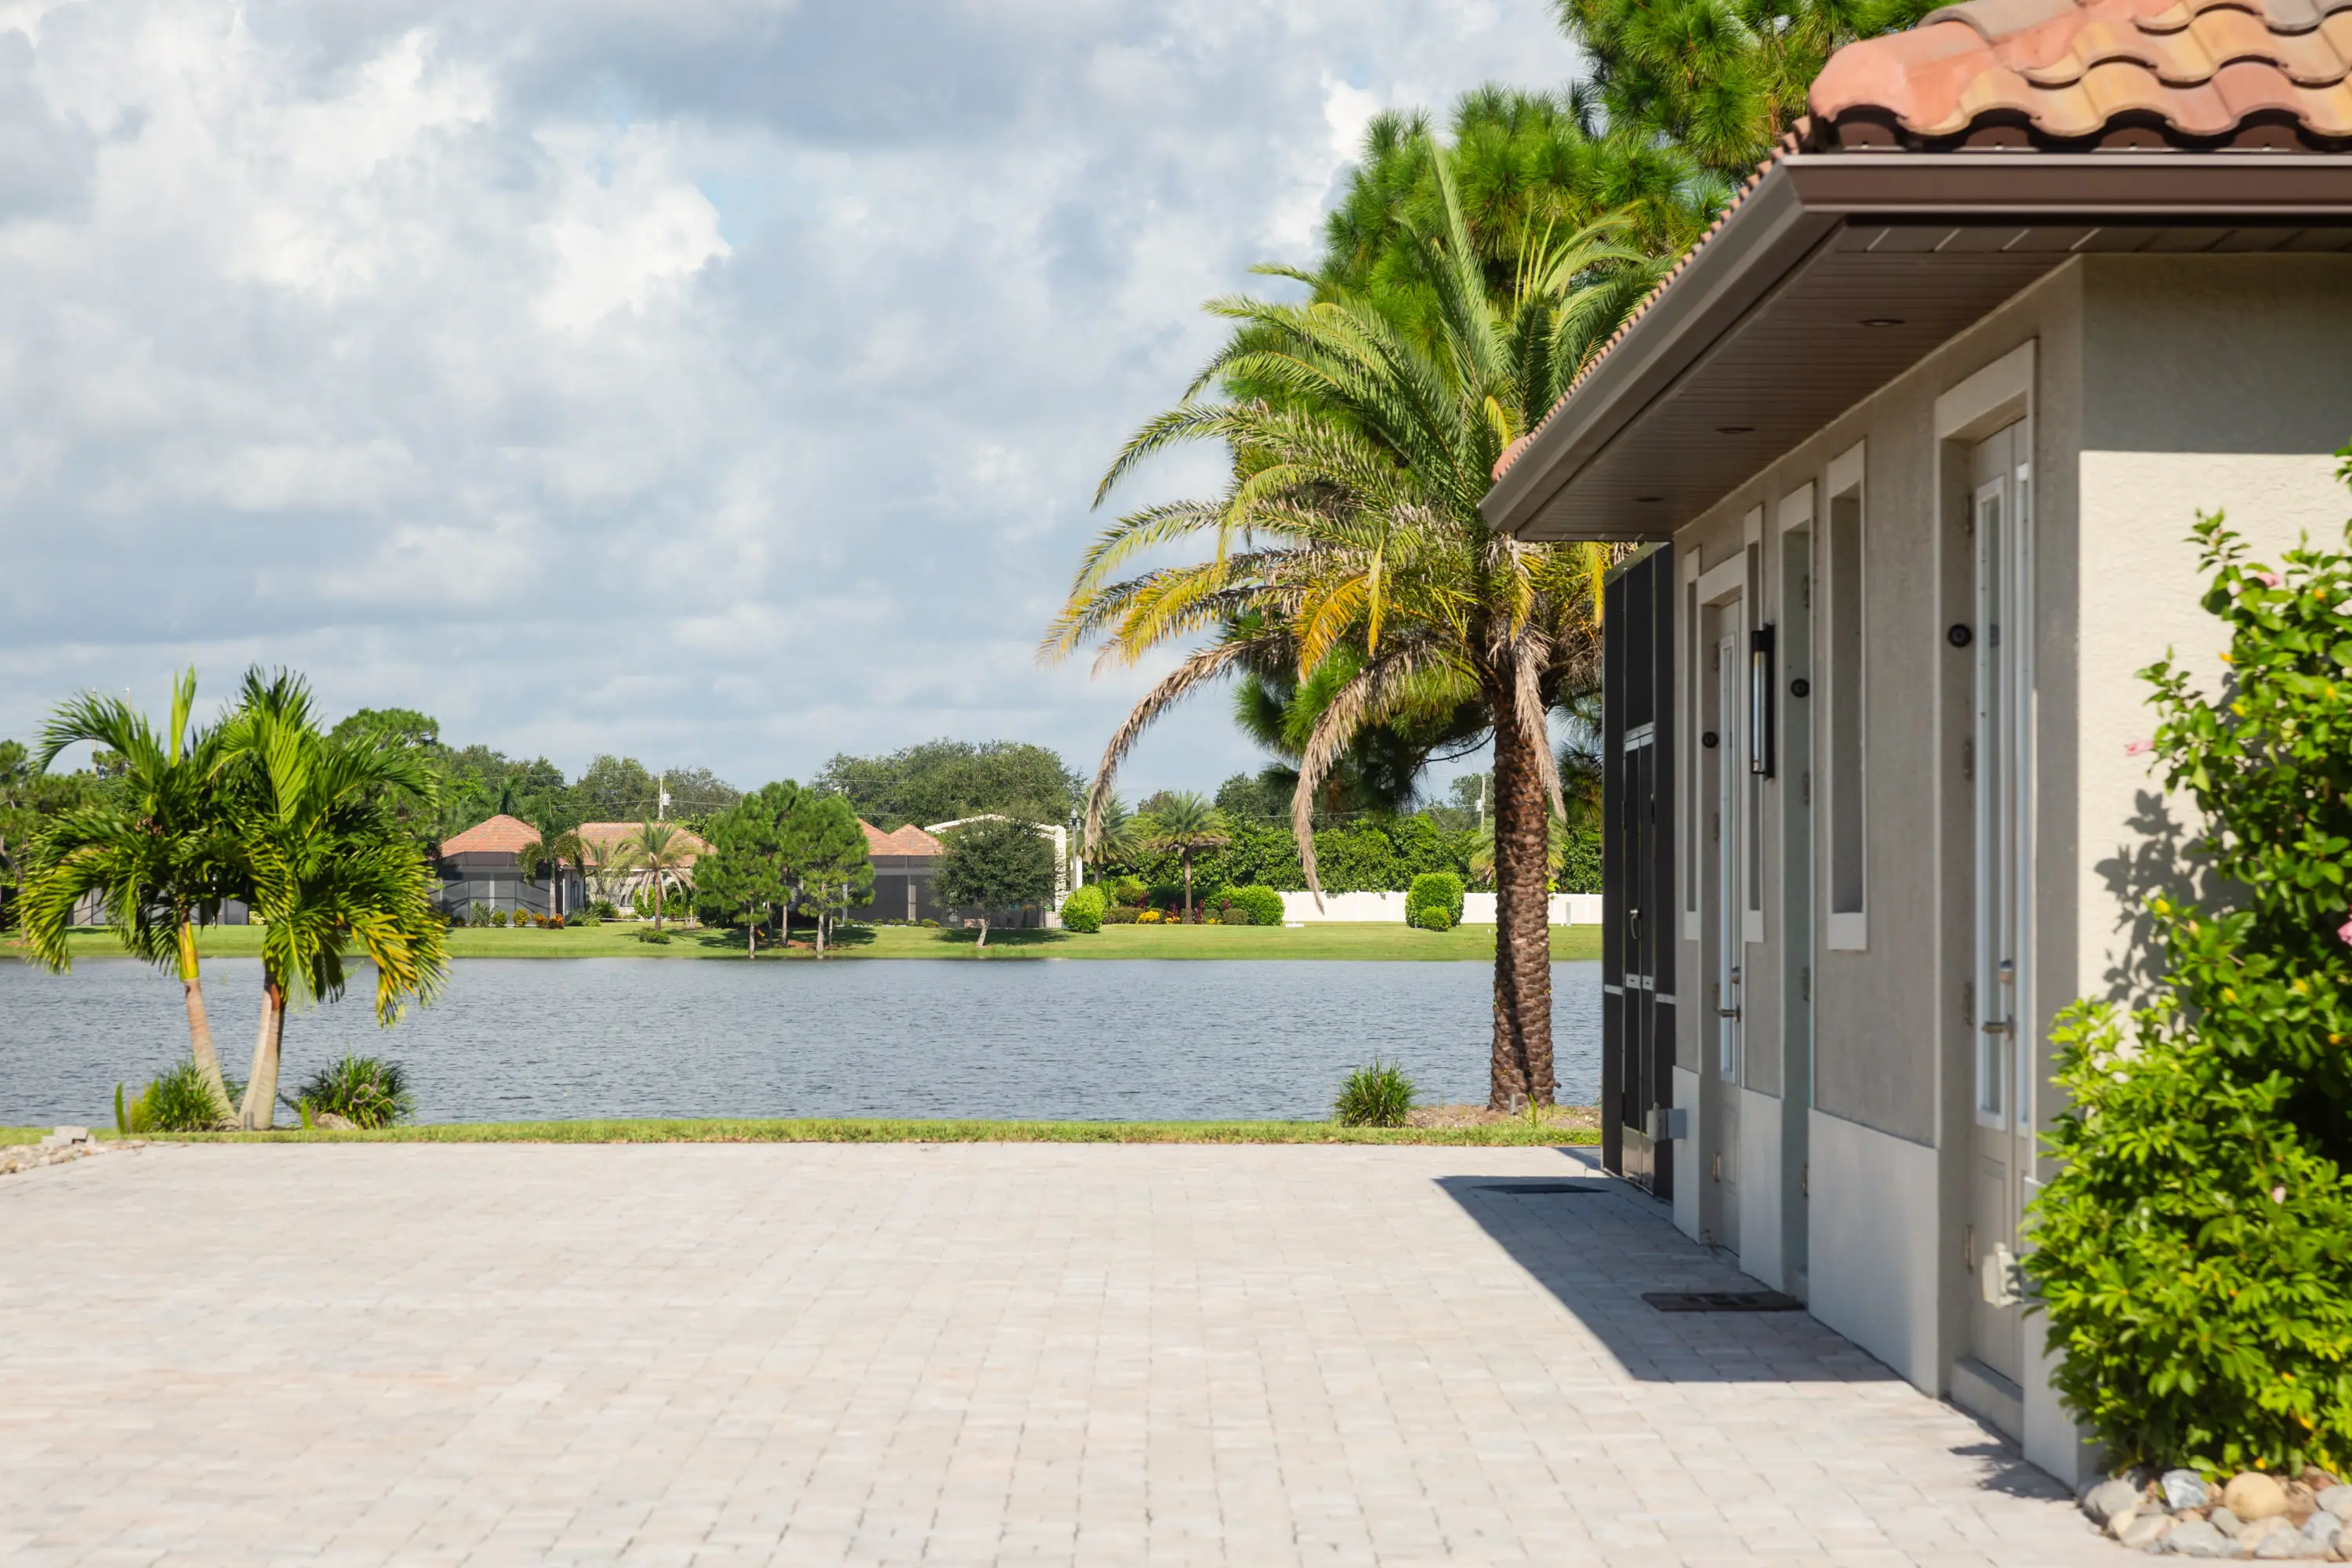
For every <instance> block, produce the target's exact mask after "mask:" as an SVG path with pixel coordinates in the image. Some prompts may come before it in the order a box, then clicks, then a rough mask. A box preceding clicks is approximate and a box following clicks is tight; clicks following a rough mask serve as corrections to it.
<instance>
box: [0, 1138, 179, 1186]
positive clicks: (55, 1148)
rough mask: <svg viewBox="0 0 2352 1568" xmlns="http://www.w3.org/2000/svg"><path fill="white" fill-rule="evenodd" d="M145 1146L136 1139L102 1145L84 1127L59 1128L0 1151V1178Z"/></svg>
mask: <svg viewBox="0 0 2352 1568" xmlns="http://www.w3.org/2000/svg"><path fill="white" fill-rule="evenodd" d="M145 1147H146V1145H145V1143H143V1142H141V1141H140V1140H138V1139H136V1138H131V1139H124V1140H121V1141H118V1142H113V1143H101V1142H98V1140H96V1139H95V1138H92V1137H91V1136H90V1135H89V1128H87V1127H60V1128H58V1130H57V1131H55V1132H52V1133H50V1134H49V1135H48V1136H47V1137H46V1138H44V1139H42V1140H41V1141H40V1142H37V1143H12V1144H10V1145H8V1146H7V1147H5V1148H0V1176H6V1175H13V1174H15V1173H17V1172H19V1171H32V1170H37V1169H39V1168H40V1167H41V1166H43V1165H62V1164H65V1163H67V1162H68V1161H71V1160H82V1159H87V1158H89V1156H90V1155H92V1154H102V1153H104V1152H107V1151H108V1150H110V1149H112V1150H122V1149H143V1148H145Z"/></svg>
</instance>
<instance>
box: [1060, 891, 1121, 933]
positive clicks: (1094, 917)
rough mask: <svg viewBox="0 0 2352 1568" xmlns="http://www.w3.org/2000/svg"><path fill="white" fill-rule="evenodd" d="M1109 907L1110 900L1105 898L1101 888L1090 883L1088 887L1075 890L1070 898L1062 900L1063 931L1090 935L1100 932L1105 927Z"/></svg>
mask: <svg viewBox="0 0 2352 1568" xmlns="http://www.w3.org/2000/svg"><path fill="white" fill-rule="evenodd" d="M1109 907H1110V903H1109V900H1107V899H1105V898H1104V897H1103V890H1102V889H1100V888H1097V887H1095V886H1094V885H1093V884H1091V883H1089V884H1088V885H1087V886H1086V887H1083V888H1076V889H1071V892H1070V896H1069V897H1068V898H1066V899H1064V900H1062V929H1063V930H1064V931H1086V932H1089V933H1091V932H1094V931H1100V930H1102V927H1103V912H1104V911H1105V910H1108V908H1109Z"/></svg>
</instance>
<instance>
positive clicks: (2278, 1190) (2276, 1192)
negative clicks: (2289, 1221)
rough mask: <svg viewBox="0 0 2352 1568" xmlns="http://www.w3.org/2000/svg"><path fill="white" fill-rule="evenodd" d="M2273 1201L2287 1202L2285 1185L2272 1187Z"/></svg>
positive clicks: (2276, 1202) (2275, 1202)
mask: <svg viewBox="0 0 2352 1568" xmlns="http://www.w3.org/2000/svg"><path fill="white" fill-rule="evenodd" d="M2271 1202H2273V1203H2274V1204H2283V1203H2284V1202H2286V1189H2285V1188H2284V1187H2273V1188H2272V1189H2271Z"/></svg>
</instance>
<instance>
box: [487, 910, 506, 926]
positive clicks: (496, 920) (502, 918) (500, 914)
mask: <svg viewBox="0 0 2352 1568" xmlns="http://www.w3.org/2000/svg"><path fill="white" fill-rule="evenodd" d="M490 923H491V924H492V925H494V926H503V925H505V924H506V923H507V912H506V910H491V911H490Z"/></svg>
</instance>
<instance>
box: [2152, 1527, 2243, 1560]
mask: <svg viewBox="0 0 2352 1568" xmlns="http://www.w3.org/2000/svg"><path fill="white" fill-rule="evenodd" d="M2164 1549H2165V1550H2166V1551H2167V1552H2171V1553H2172V1554H2173V1555H2174V1556H2176V1557H2235V1556H2236V1555H2237V1554H2238V1543H2237V1542H2234V1541H2232V1540H2231V1539H2230V1538H2229V1537H2228V1536H2226V1535H2224V1534H2222V1533H2221V1531H2218V1530H2216V1529H2214V1528H2213V1527H2212V1525H2211V1524H2210V1523H2208V1522H2207V1521H2204V1520H2201V1519H2187V1520H2183V1521H2180V1522H2179V1524H2176V1525H2174V1526H2173V1527H2172V1532H2171V1533H2170V1534H2169V1535H2167V1536H2166V1537H2165V1538H2164Z"/></svg>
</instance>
